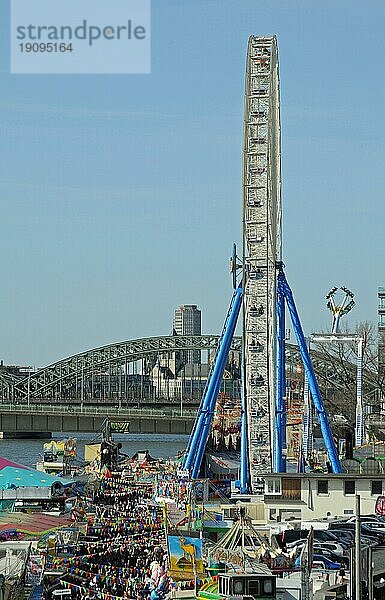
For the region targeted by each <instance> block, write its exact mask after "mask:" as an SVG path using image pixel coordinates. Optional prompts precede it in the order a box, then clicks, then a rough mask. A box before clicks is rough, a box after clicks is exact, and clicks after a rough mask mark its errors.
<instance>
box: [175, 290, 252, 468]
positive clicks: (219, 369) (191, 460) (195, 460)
mask: <svg viewBox="0 0 385 600" xmlns="http://www.w3.org/2000/svg"><path fill="white" fill-rule="evenodd" d="M242 295H243V290H242V286H241V285H239V286H238V287H237V289H236V290H234V293H233V297H232V300H231V303H230V307H229V310H228V313H227V317H226V321H225V325H224V328H223V334H222V338H221V340H220V341H219V345H218V350H217V354H216V356H215V361H214V367H213V370H212V373H211V377H210V380H209V382H208V385H207V387H206V390H205V396H204V398H203V399H202V403H201V408H200V410H199V414H198V416H197V419H196V425H195V426H194V429H193V433H192V437H191V438H190V443H189V448H188V453H187V456H186V459H185V462H184V468H185V469H187V470H189V471H191V476H192V478H194V479H195V478H197V477H198V476H199V470H200V467H201V463H202V459H203V454H204V451H205V448H206V443H207V439H208V436H209V433H210V425H211V421H212V418H213V414H214V410H215V404H216V401H217V396H218V392H219V388H220V384H221V381H222V376H223V371H224V370H225V366H226V361H227V356H228V353H229V349H230V344H231V340H232V339H233V336H234V331H235V327H236V324H237V320H238V316H239V311H240V308H241V304H242Z"/></svg>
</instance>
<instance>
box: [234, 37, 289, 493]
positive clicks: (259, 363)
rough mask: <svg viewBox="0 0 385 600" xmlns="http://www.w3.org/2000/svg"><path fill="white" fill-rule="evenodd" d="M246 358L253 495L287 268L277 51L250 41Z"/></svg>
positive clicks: (266, 465) (266, 447)
mask: <svg viewBox="0 0 385 600" xmlns="http://www.w3.org/2000/svg"><path fill="white" fill-rule="evenodd" d="M242 212H243V219H242V220H243V260H242V263H243V282H242V287H243V289H244V297H243V344H244V348H243V353H244V394H245V398H246V418H247V431H248V453H249V468H250V479H251V481H250V484H251V488H254V487H255V484H256V480H257V476H258V474H261V473H264V472H269V471H271V469H272V460H273V448H272V445H273V418H274V402H275V397H274V394H275V353H276V341H275V338H276V281H277V269H276V267H277V263H280V262H281V252H282V236H281V151H280V107H279V72H278V47H277V40H276V38H275V37H254V36H253V37H250V39H249V43H248V49H247V63H246V85H245V113H244V142H243V211H242Z"/></svg>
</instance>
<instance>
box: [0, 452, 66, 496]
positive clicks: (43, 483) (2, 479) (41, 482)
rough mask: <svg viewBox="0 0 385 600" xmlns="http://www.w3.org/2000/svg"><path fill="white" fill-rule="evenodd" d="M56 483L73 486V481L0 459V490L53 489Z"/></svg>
mask: <svg viewBox="0 0 385 600" xmlns="http://www.w3.org/2000/svg"><path fill="white" fill-rule="evenodd" d="M54 483H60V484H61V485H62V486H63V487H67V486H69V485H72V484H73V480H70V479H63V478H62V477H57V476H56V477H55V476H54V475H48V473H44V472H42V471H36V469H31V468H30V467H26V466H25V465H20V464H18V463H15V462H12V461H11V460H7V459H6V458H2V457H0V488H1V489H3V490H9V489H12V488H18V487H51V486H52V485H53V484H54Z"/></svg>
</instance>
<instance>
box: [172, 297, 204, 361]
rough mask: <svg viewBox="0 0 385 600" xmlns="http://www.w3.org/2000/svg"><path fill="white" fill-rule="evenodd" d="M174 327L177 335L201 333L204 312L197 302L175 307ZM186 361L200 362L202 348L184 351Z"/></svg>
mask: <svg viewBox="0 0 385 600" xmlns="http://www.w3.org/2000/svg"><path fill="white" fill-rule="evenodd" d="M174 329H175V333H176V334H177V335H201V333H202V313H201V311H200V310H199V308H198V307H197V305H196V304H182V305H181V306H179V307H178V308H177V309H175V314H174ZM183 360H184V362H185V363H194V364H199V363H200V362H201V353H200V350H187V351H186V352H184V353H183Z"/></svg>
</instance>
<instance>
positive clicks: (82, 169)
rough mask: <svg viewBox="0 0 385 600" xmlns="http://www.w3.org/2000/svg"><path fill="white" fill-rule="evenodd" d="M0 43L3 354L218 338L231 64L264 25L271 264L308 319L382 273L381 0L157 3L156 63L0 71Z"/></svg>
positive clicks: (323, 321) (38, 356) (383, 280)
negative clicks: (189, 318) (277, 193)
mask: <svg viewBox="0 0 385 600" xmlns="http://www.w3.org/2000/svg"><path fill="white" fill-rule="evenodd" d="M1 23H2V25H1V27H2V36H1V43H0V49H1V52H0V70H1V73H0V77H1V86H0V87H1V95H0V128H1V137H0V139H1V146H2V156H1V163H0V164H1V178H0V209H1V213H0V215H1V219H0V251H1V285H0V306H1V313H0V315H1V316H0V357H1V358H2V359H4V361H5V362H6V363H8V364H9V363H18V364H31V365H39V366H42V365H44V364H47V363H50V362H53V361H55V360H57V359H59V358H62V357H65V356H67V355H70V354H75V353H77V352H79V351H82V350H85V349H87V348H92V347H95V346H99V345H103V344H106V343H109V342H114V341H119V340H124V339H132V338H136V337H144V336H151V335H162V334H167V333H169V332H170V329H171V322H172V315H173V310H174V308H175V307H176V306H177V305H178V304H181V303H197V304H198V305H199V306H200V307H201V309H202V311H203V323H204V331H205V332H219V331H220V329H221V325H222V322H223V319H224V316H225V312H226V308H227V305H228V301H229V298H230V294H231V287H230V279H229V276H228V257H229V255H230V252H231V245H232V242H233V241H234V240H236V241H239V239H240V231H241V147H242V119H243V114H242V113H243V88H244V65H245V52H246V44H247V38H248V36H249V35H250V34H255V35H266V34H276V35H277V36H278V43H279V50H280V69H281V92H282V93H281V105H282V163H283V205H284V217H283V218H284V257H285V263H286V265H287V275H288V278H289V281H290V282H291V284H292V287H293V289H294V293H295V297H296V300H297V304H298V308H299V311H300V314H301V316H302V320H303V325H304V328H305V330H306V332H310V331H312V330H315V329H317V328H320V327H326V326H327V325H328V322H329V315H328V314H327V312H326V309H325V308H324V303H323V296H324V294H325V293H326V292H327V291H328V289H329V288H330V287H331V286H332V285H333V284H336V285H347V286H348V287H350V289H352V290H353V291H355V292H356V299H357V303H358V306H357V308H356V309H355V311H354V312H353V313H351V318H350V323H351V325H354V323H355V322H358V321H361V320H366V319H368V320H371V321H376V304H377V302H376V292H377V286H378V285H385V260H384V247H385V244H384V240H385V210H384V193H385V192H384V190H385V181H384V173H385V169H384V166H385V165H384V163H385V153H384V140H385V120H384V117H383V111H384V106H385V77H384V70H385V69H384V30H385V4H384V3H383V2H382V1H381V0H366V2H365V3H363V2H362V0H360V1H356V0H322V2H320V1H319V0H302V1H300V0H270V1H269V2H268V1H264V2H262V1H259V0H194V1H188V0H153V7H152V52H153V59H152V73H151V75H122V76H119V75H110V76H108V75H104V76H101V75H89V76H86V75H85V76H83V75H76V76H69V75H62V76H60V75H58V76H50V75H44V76H37V75H10V74H9V51H8V11H7V9H6V2H2V4H1Z"/></svg>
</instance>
